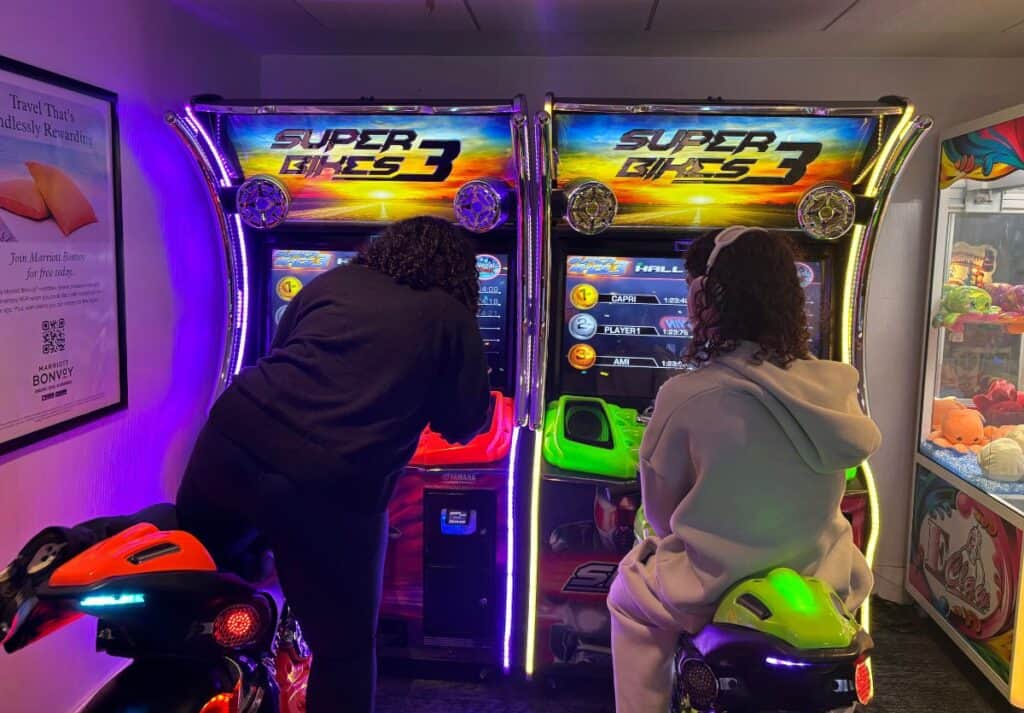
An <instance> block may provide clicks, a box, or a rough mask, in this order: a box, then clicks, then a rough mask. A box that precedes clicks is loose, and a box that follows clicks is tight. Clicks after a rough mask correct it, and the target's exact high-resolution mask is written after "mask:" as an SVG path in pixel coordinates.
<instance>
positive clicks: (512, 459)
mask: <svg viewBox="0 0 1024 713" xmlns="http://www.w3.org/2000/svg"><path fill="white" fill-rule="evenodd" d="M518 455H519V427H518V426H514V427H513V428H512V451H511V453H510V454H509V458H508V489H507V492H506V494H505V497H506V498H508V506H507V513H506V517H507V527H508V536H507V537H506V541H507V542H506V548H507V552H506V555H505V558H506V559H505V638H504V642H503V646H502V659H501V663H502V669H503V670H504V671H505V672H506V673H507V672H508V670H509V669H510V668H511V666H512V663H511V661H512V655H511V649H512V599H513V592H512V587H513V583H514V582H515V568H516V560H515V555H516V519H515V500H516V498H515V495H516V459H517V457H518Z"/></svg>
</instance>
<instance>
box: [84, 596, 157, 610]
mask: <svg viewBox="0 0 1024 713" xmlns="http://www.w3.org/2000/svg"><path fill="white" fill-rule="evenodd" d="M145 603H146V597H145V595H142V594H120V595H118V596H116V597H115V596H113V595H110V594H99V595H94V596H91V597H85V598H84V599H83V600H82V601H80V602H79V606H82V607H123V606H130V605H132V604H145Z"/></svg>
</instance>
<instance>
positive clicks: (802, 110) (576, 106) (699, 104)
mask: <svg viewBox="0 0 1024 713" xmlns="http://www.w3.org/2000/svg"><path fill="white" fill-rule="evenodd" d="M552 106H553V110H554V112H555V113H558V112H574V113H580V114H737V115H753V116H758V115H763V116H851V117H855V116H888V115H899V114H902V113H903V111H904V110H903V107H899V106H890V105H888V104H863V105H861V104H852V105H849V106H843V105H835V104H833V105H829V104H779V105H770V104H725V103H719V102H713V101H683V102H678V103H665V102H644V103H639V104H605V103H596V102H595V103H591V102H571V101H569V102H566V101H561V102H559V101H555V102H554V103H553V105H552Z"/></svg>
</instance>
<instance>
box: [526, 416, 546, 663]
mask: <svg viewBox="0 0 1024 713" xmlns="http://www.w3.org/2000/svg"><path fill="white" fill-rule="evenodd" d="M543 433H544V431H543V429H542V428H538V429H537V435H538V438H535V439H534V443H533V480H532V483H531V487H530V575H529V576H530V592H529V600H528V601H527V605H526V661H525V662H524V663H525V667H526V676H527V678H529V677H531V676H533V663H534V662H533V657H534V653H535V649H536V643H537V642H536V639H537V570H538V561H537V558H538V553H539V550H540V484H541V478H540V467H541V466H540V464H541V453H542V451H543V448H544V444H543V438H540V437H539V436H540V435H541V434H543Z"/></svg>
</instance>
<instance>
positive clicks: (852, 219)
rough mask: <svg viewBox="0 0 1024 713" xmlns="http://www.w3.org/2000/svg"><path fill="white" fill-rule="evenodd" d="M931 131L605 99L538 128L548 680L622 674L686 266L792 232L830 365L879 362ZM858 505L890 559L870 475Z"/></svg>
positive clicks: (885, 109)
mask: <svg viewBox="0 0 1024 713" xmlns="http://www.w3.org/2000/svg"><path fill="white" fill-rule="evenodd" d="M929 124H930V121H929V120H927V119H923V118H917V117H915V114H914V110H913V107H911V106H910V105H909V104H908V103H907V102H905V101H903V100H898V99H883V100H881V101H879V102H877V103H864V104H860V103H857V104H854V103H848V104H821V105H817V104H785V105H775V104H767V103H765V104H762V103H745V104H732V103H724V102H722V101H706V102H671V103H670V102H663V103H650V104H636V103H629V104H626V103H595V102H590V101H577V100H572V101H556V100H555V99H554V98H553V97H548V101H547V106H546V111H543V112H541V113H539V114H538V116H537V123H536V128H537V142H538V145H539V147H538V162H539V168H538V180H539V182H540V184H541V194H540V207H539V213H538V225H539V229H538V235H537V239H538V255H539V256H540V257H541V259H542V262H543V264H544V268H543V272H542V274H543V275H544V276H545V281H546V282H545V294H544V295H543V296H542V303H543V305H544V306H543V309H544V310H545V312H544V314H543V315H542V316H541V317H540V318H539V324H540V325H541V333H540V336H539V338H538V349H539V351H540V353H539V355H538V357H537V362H536V363H537V364H538V367H537V370H536V374H537V378H538V383H537V384H536V388H537V389H538V393H539V394H540V396H539V397H536V398H535V399H534V401H533V404H534V406H535V408H534V409H533V413H532V414H531V418H532V419H533V421H532V422H533V423H534V424H535V425H536V426H537V427H538V428H539V429H541V431H542V434H543V435H542V437H539V438H538V439H537V441H536V443H535V447H534V452H533V464H532V465H533V472H532V501H531V526H532V529H531V533H530V537H531V539H530V577H531V581H530V584H531V590H530V594H529V597H530V598H529V600H528V609H529V611H528V615H529V619H528V631H527V650H526V662H525V665H526V670H527V673H528V674H533V673H543V674H544V675H547V676H550V675H552V674H571V673H593V672H594V671H601V670H606V669H608V667H609V666H610V661H611V657H610V648H609V643H610V642H609V617H608V612H607V609H606V605H605V596H606V595H607V593H608V589H609V586H610V584H611V582H612V580H613V578H614V577H615V575H616V572H617V564H618V561H619V559H620V558H621V557H622V555H623V554H625V553H626V552H627V551H628V550H629V549H630V547H631V545H632V525H633V517H634V515H635V513H636V510H637V508H638V506H639V505H640V484H639V481H638V473H637V451H638V448H639V445H640V441H641V439H642V437H643V432H644V427H645V423H646V422H647V420H649V419H648V416H649V413H650V409H651V408H652V405H653V401H654V397H655V395H656V393H657V391H658V388H659V387H660V386H661V384H663V383H664V382H665V381H666V380H667V379H669V378H671V377H672V376H673V375H675V374H678V373H680V372H681V371H685V370H686V369H687V368H688V364H687V359H686V356H685V355H686V352H687V346H688V343H689V339H690V332H689V324H688V315H687V285H686V282H685V279H684V277H685V275H684V268H683V256H684V253H685V251H686V249H687V246H688V245H689V243H690V242H691V241H692V240H693V239H694V238H695V237H696V236H698V235H700V234H701V233H702V232H704V231H706V230H708V229H714V228H722V227H726V226H729V225H737V224H738V225H749V226H760V227H765V228H769V229H776V230H786V231H791V233H792V235H793V236H794V238H795V239H796V241H797V242H798V244H799V247H800V250H801V252H802V255H803V256H802V257H801V260H800V263H799V265H798V270H799V274H800V279H801V281H802V283H803V285H804V288H805V291H806V296H807V312H808V317H809V320H810V325H811V332H812V344H811V347H812V350H813V352H814V353H815V354H817V355H818V356H819V357H821V358H831V359H841V360H843V361H846V362H849V363H852V364H854V365H856V366H858V367H860V366H861V365H862V355H863V343H862V342H863V320H864V288H865V280H866V277H867V271H868V265H869V260H870V256H871V248H872V243H873V241H874V239H875V238H876V236H877V234H878V226H879V223H880V221H881V219H882V216H883V213H884V211H885V206H886V202H887V199H888V196H889V191H890V189H891V187H892V185H893V182H894V180H895V178H896V176H897V174H898V173H899V170H900V168H901V166H902V164H903V162H904V160H905V159H906V157H907V156H908V154H909V153H910V151H911V149H912V148H913V146H914V144H915V143H916V141H917V139H918V138H919V137H920V136H921V134H922V133H923V132H924V131H925V130H926V129H927V127H928V126H929ZM848 477H849V494H848V496H847V498H846V502H845V503H844V510H846V511H847V512H848V516H849V517H851V519H852V520H853V521H854V525H855V529H856V532H857V537H858V541H859V542H860V543H861V544H862V545H863V546H865V547H866V548H867V550H868V553H869V555H870V554H871V553H872V551H873V548H874V541H875V535H874V532H875V530H876V528H877V518H876V517H875V513H876V510H875V509H874V507H869V502H873V498H874V490H873V483H872V479H871V473H870V470H869V469H868V467H867V465H866V464H865V465H864V467H863V468H861V469H854V471H853V472H851V473H849V474H848Z"/></svg>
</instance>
